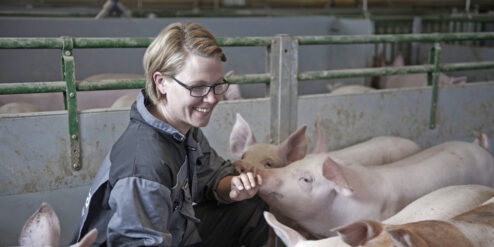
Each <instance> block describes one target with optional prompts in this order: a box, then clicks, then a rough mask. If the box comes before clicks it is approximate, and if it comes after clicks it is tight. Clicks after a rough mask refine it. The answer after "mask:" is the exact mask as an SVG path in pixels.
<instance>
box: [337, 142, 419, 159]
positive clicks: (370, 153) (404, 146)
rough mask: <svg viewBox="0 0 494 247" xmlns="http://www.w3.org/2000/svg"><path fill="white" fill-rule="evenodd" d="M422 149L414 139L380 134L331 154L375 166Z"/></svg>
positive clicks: (338, 157) (402, 157)
mask: <svg viewBox="0 0 494 247" xmlns="http://www.w3.org/2000/svg"><path fill="white" fill-rule="evenodd" d="M420 150H421V148H420V147H419V146H418V145H417V144H416V143H415V142H413V141H412V140H409V139H406V138H401V137H395V136H378V137H373V138H371V139H370V140H367V141H364V142H361V143H358V144H355V145H352V146H349V147H346V148H343V149H340V150H337V151H332V152H330V153H329V154H330V155H331V156H332V157H335V158H337V159H340V160H344V161H346V162H349V163H358V164H361V165H364V166H375V165H383V164H387V163H391V162H395V161H398V160H401V159H404V158H406V157H409V156H410V155H413V154H416V153H418V152H419V151H420Z"/></svg>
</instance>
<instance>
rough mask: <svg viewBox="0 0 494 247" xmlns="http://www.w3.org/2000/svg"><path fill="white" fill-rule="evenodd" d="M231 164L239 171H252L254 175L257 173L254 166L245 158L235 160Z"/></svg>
mask: <svg viewBox="0 0 494 247" xmlns="http://www.w3.org/2000/svg"><path fill="white" fill-rule="evenodd" d="M232 166H233V167H234V168H235V170H237V171H238V172H240V173H246V172H252V173H254V175H255V174H257V173H258V172H257V169H256V167H255V166H254V165H252V164H251V163H250V162H248V161H245V160H236V161H234V162H232Z"/></svg>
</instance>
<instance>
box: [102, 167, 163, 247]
mask: <svg viewBox="0 0 494 247" xmlns="http://www.w3.org/2000/svg"><path fill="white" fill-rule="evenodd" d="M170 197H171V195H170V190H169V189H168V188H166V187H165V186H163V185H161V184H159V183H157V182H153V181H150V180H146V179H142V178H138V177H128V178H123V179H120V180H119V181H117V183H116V184H115V186H114V188H113V190H112V192H111V194H110V199H109V206H110V208H111V210H112V211H113V212H114V213H113V216H112V217H111V219H110V221H109V223H108V228H107V231H108V232H107V245H108V246H171V245H172V234H171V233H170V231H169V229H168V222H169V221H170V217H171V212H172V203H171V199H170Z"/></svg>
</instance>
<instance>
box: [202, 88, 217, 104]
mask: <svg viewBox="0 0 494 247" xmlns="http://www.w3.org/2000/svg"><path fill="white" fill-rule="evenodd" d="M220 99H221V95H216V94H214V90H213V89H212V88H211V90H209V92H208V94H206V95H205V96H204V97H203V100H204V102H208V103H210V104H214V103H216V102H218V101H219V100H220Z"/></svg>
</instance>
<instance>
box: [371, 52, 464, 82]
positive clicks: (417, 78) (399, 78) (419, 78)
mask: <svg viewBox="0 0 494 247" xmlns="http://www.w3.org/2000/svg"><path fill="white" fill-rule="evenodd" d="M404 65H405V62H404V59H403V56H401V55H398V56H396V58H395V60H394V61H393V64H392V67H402V66H404ZM381 66H384V63H383V62H381ZM466 81H467V78H466V77H465V76H462V77H449V76H447V75H446V74H444V73H439V82H438V84H439V85H440V86H444V85H455V84H464V83H466ZM425 86H427V74H426V73H417V74H406V75H389V76H381V77H380V78H379V82H378V88H380V89H385V88H411V87H425Z"/></svg>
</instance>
